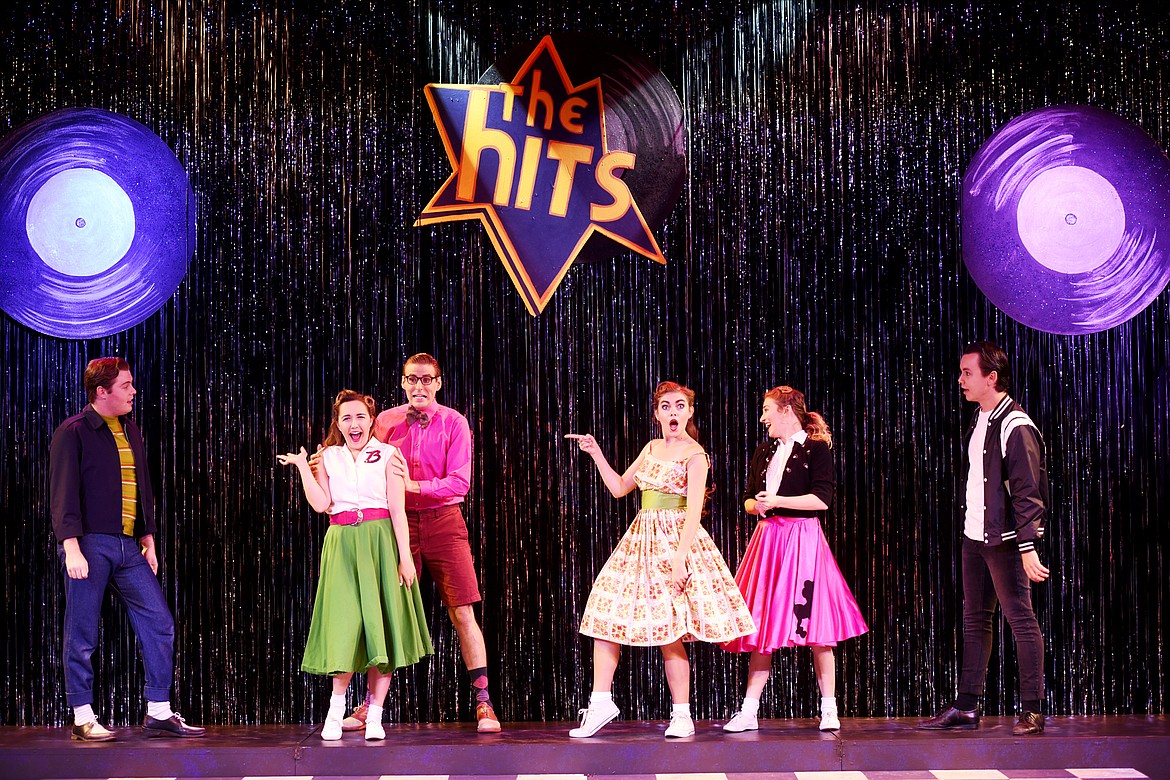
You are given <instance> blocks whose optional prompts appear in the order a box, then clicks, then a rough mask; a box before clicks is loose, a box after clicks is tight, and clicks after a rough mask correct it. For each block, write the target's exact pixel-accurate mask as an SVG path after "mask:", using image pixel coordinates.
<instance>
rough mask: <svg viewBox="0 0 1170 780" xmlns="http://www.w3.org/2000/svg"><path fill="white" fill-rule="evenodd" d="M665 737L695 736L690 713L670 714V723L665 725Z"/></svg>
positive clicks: (693, 723)
mask: <svg viewBox="0 0 1170 780" xmlns="http://www.w3.org/2000/svg"><path fill="white" fill-rule="evenodd" d="M666 736H667V737H693V736H695V722H694V721H693V720H691V716H690V715H671V716H670V725H669V726H667V727H666Z"/></svg>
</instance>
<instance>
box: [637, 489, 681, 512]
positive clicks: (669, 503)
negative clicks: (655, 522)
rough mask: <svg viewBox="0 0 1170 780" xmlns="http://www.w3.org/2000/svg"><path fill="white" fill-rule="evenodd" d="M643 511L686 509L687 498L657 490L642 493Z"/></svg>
mask: <svg viewBox="0 0 1170 780" xmlns="http://www.w3.org/2000/svg"><path fill="white" fill-rule="evenodd" d="M642 508H643V509H686V508H687V497H686V496H677V495H675V494H674V493H662V492H659V491H657V490H643V491H642Z"/></svg>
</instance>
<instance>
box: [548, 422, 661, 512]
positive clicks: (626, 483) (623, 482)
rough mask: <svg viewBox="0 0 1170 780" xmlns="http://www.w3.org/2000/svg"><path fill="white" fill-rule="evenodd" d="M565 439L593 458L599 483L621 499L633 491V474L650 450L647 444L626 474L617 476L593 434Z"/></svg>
mask: <svg viewBox="0 0 1170 780" xmlns="http://www.w3.org/2000/svg"><path fill="white" fill-rule="evenodd" d="M565 438H566V439H576V440H577V446H578V447H580V448H581V451H582V452H587V453H589V457H591V458H593V463H594V465H595V466H597V472H598V473H599V474H601V481H602V482H604V483H605V486H606V487H607V488H609V492H610V493H612V494H613V495H614V497H616V498H621V497H622V496H624V495H626V494H627V493H629V492H630V491H631V490H633V489H634V487H635V484H634V474H636V473H637V472H638V468H639V467H640V466H641V465H642V459H643V458H644V457H646V451H647V450H649V449H650V445H649V443H647V444H646V446H645V447H643V448H642V451H641V452H640V453H638V457H636V458H634V462H633V463H631V464H630V467H629V468H627V469H626V472H625V473H624V474H618V473H617V472H616V471H614V469H613V466H611V465H609V461H608V460H606V459H605V455H603V454H602V453H601V447H599V446H598V445H597V439H595V438H593V434H591V433H586V434H578V433H567V434H565Z"/></svg>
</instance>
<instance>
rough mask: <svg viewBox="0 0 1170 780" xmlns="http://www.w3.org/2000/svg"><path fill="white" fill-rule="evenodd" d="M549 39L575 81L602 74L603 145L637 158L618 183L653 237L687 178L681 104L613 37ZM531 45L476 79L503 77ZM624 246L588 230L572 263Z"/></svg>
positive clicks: (656, 73)
mask: <svg viewBox="0 0 1170 780" xmlns="http://www.w3.org/2000/svg"><path fill="white" fill-rule="evenodd" d="M551 38H552V40H553V43H555V44H556V47H557V52H558V53H559V54H560V57H561V61H562V62H563V63H564V65H565V72H566V73H568V75H569V78H570V79H572V80H573V82H574V83H576V84H583V83H585V82H587V81H590V80H592V79H595V78H600V79H601V91H602V94H604V95H605V134H606V138H607V141H608V142H609V148H610V149H611V150H613V149H620V150H622V151H626V152H633V153H634V155H635V156H636V157H637V159H638V163H637V165H636V166H635V167H634V168H633V169H631V170H627V171H624V172H623V174H622V181H624V182H625V183H626V186H627V187H629V189H630V194H631V195H632V196H633V198H634V202H635V203H637V204H638V208H639V209H640V210H641V212H642V216H643V217H644V218H645V220H646V224H647V226H649V228H650V230H651V232H653V233H655V234H658V233H659V231H661V229H662V226H663V225H664V224H665V223H666V218H667V217H669V216H670V212H671V211H672V210H673V209H674V205H675V204H676V203H678V199H679V196H680V195H682V188H683V183H684V182H685V181H686V171H687V167H686V148H685V146H684V145H683V138H684V133H683V114H682V103H681V102H680V101H679V99H678V95H677V94H676V93H675V91H674V87H672V86H671V85H670V82H669V81H667V80H666V76H665V75H663V73H662V71H660V70H659V69H658V66H657V65H655V64H654V63H653V62H651V61H650V60H648V59H646V57H644V56H642V55H641V54H639V53H637V52H636V51H634V50H633V49H631V48H630V47H628V46H626V45H625V44H622V43H620V42H619V41H617V40H615V39H613V38H610V37H607V36H603V35H599V34H596V33H554V34H553V35H552V36H551ZM532 49H533V44H531V43H530V44H528V45H526V46H521V47H519V48H517V49H513V50H512V51H510V52H509V53H508V54H507V55H505V56H504V57H502V58H501V59H499V60H498V61H497V62H496V63H495V64H493V65H492V66H491V67H490V68H488V69H487V70H486V71H484V73H483V75H482V76H480V77H479V83H480V84H501V83H506V82H510V81H511V80H512V79H513V78H514V77H515V76H516V72H517V71H518V70H519V68H520V66H521V65H522V64H523V63H524V60H525V59H526V58H527V57H528V55H529V53H530V52H531V51H532ZM626 250H627V247H625V246H622V245H621V244H618V243H616V242H614V241H611V240H609V239H607V238H605V237H604V236H603V235H594V236H593V237H592V238H590V239H589V241H588V243H586V244H585V247H584V248H583V249H582V250H581V251H580V252H578V254H577V256H576V259H575V262H578V263H589V262H596V261H599V260H606V259H608V258H611V257H613V256H614V255H618V254H621V253H622V252H625V251H626Z"/></svg>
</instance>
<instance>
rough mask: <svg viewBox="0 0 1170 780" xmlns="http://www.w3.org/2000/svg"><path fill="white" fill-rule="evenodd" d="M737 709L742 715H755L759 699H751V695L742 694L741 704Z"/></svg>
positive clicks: (757, 711) (758, 710)
mask: <svg viewBox="0 0 1170 780" xmlns="http://www.w3.org/2000/svg"><path fill="white" fill-rule="evenodd" d="M739 711H740V712H742V713H743V714H744V715H757V714H759V712H760V700H759V699H753V698H752V697H751V696H744V697H743V706H741V707H740V708H739Z"/></svg>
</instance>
